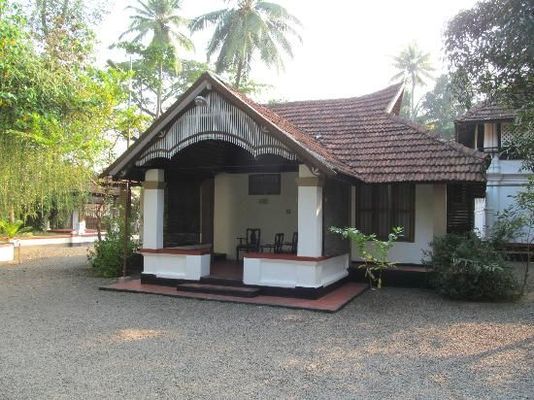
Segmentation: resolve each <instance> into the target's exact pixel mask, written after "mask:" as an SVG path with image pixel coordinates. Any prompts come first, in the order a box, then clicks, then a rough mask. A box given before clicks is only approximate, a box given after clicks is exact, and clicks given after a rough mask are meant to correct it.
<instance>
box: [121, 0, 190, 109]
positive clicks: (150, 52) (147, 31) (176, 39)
mask: <svg viewBox="0 0 534 400" xmlns="http://www.w3.org/2000/svg"><path fill="white" fill-rule="evenodd" d="M181 2H182V0H144V1H143V0H137V6H129V7H128V8H129V9H131V10H133V11H135V14H134V15H132V16H130V20H131V22H130V27H129V29H128V30H127V31H126V32H124V33H123V34H122V35H121V36H120V38H121V39H122V38H123V37H124V36H125V35H128V34H131V33H134V34H135V37H134V38H133V39H132V43H141V42H142V41H143V39H144V38H145V37H147V36H149V35H152V38H151V40H150V44H149V45H148V47H147V48H146V52H145V53H146V55H147V57H149V58H151V59H152V60H153V62H154V63H155V65H156V67H157V69H158V82H159V84H158V88H157V93H156V117H158V116H159V114H160V113H161V104H162V85H163V83H162V79H163V77H162V76H163V68H164V63H165V58H166V57H170V58H171V59H172V60H173V64H174V68H175V70H176V72H179V71H180V69H181V63H180V60H179V58H178V56H177V55H178V51H179V49H180V48H183V49H186V50H192V49H193V43H192V42H191V40H190V39H189V38H188V37H187V36H186V35H184V34H183V33H181V32H180V28H181V27H183V26H187V24H188V23H189V20H187V19H186V18H184V17H182V16H180V15H178V14H177V11H179V10H180V7H181Z"/></svg>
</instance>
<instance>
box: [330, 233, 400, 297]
mask: <svg viewBox="0 0 534 400" xmlns="http://www.w3.org/2000/svg"><path fill="white" fill-rule="evenodd" d="M402 231H403V228H401V227H395V228H393V230H392V231H391V233H390V234H389V235H388V239H387V240H379V239H377V238H376V235H375V234H370V235H366V234H365V233H363V232H361V231H359V230H358V229H356V228H336V227H335V226H332V227H330V232H333V233H337V234H339V235H341V236H342V237H343V238H345V239H350V240H352V241H353V242H354V243H355V244H356V248H357V249H358V253H359V254H360V257H361V258H362V261H363V264H362V265H360V267H359V268H363V269H365V276H366V277H367V278H369V285H370V286H371V288H372V287H373V283H375V284H376V287H377V288H378V289H380V288H381V287H382V273H383V272H384V270H386V269H388V268H392V267H394V265H395V263H393V262H391V261H390V260H389V252H390V251H391V248H392V247H393V245H394V244H395V242H396V241H397V240H398V239H399V237H401V236H402Z"/></svg>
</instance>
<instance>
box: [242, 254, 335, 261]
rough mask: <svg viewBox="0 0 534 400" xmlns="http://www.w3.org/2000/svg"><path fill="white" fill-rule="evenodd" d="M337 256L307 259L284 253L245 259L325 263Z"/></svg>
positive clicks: (257, 255) (250, 255)
mask: <svg viewBox="0 0 534 400" xmlns="http://www.w3.org/2000/svg"><path fill="white" fill-rule="evenodd" d="M338 256H339V254H338V255H335V256H321V257H306V256H297V255H295V254H284V253H252V252H251V253H245V254H244V256H243V257H246V258H266V259H270V260H290V261H323V260H328V259H329V258H334V257H338Z"/></svg>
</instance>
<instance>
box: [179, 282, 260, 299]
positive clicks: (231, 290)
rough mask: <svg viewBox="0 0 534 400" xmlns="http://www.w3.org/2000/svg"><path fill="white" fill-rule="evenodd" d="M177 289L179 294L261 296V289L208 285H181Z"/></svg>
mask: <svg viewBox="0 0 534 400" xmlns="http://www.w3.org/2000/svg"><path fill="white" fill-rule="evenodd" d="M176 289H177V290H178V291H179V292H197V293H209V294H220V295H224V296H236V297H256V296H257V295H258V294H260V289H257V288H251V287H244V286H229V285H213V284H208V283H180V284H178V285H177V286H176Z"/></svg>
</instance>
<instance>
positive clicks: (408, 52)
mask: <svg viewBox="0 0 534 400" xmlns="http://www.w3.org/2000/svg"><path fill="white" fill-rule="evenodd" d="M393 59H394V64H393V66H394V67H395V68H396V69H397V70H399V72H398V73H397V74H395V75H394V76H393V78H392V79H393V80H398V79H399V78H403V79H404V81H405V82H406V83H408V84H410V85H411V92H410V117H411V118H412V119H413V120H415V114H416V112H415V111H416V106H415V87H416V86H422V85H424V84H425V81H424V79H425V78H427V79H428V78H432V76H431V75H430V73H431V72H432V71H434V68H433V67H432V64H431V61H430V53H423V52H422V51H421V49H419V47H418V46H417V45H416V44H410V45H409V46H408V47H406V48H405V49H404V50H402V51H401V53H400V54H399V55H398V56H396V57H394V58H393Z"/></svg>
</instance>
